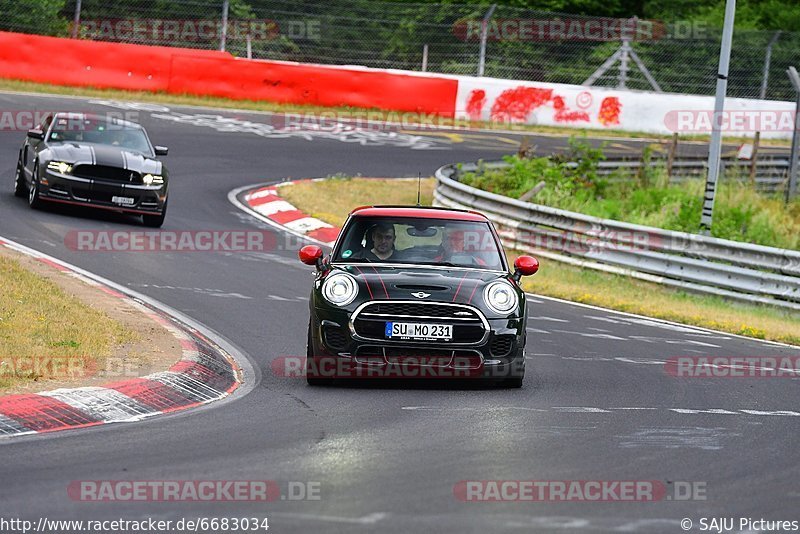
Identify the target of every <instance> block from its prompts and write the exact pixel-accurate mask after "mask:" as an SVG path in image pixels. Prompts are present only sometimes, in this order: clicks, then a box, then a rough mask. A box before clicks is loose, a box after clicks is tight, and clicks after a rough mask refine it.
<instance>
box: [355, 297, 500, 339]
mask: <svg viewBox="0 0 800 534" xmlns="http://www.w3.org/2000/svg"><path fill="white" fill-rule="evenodd" d="M392 321H394V322H420V323H428V324H452V325H453V337H452V339H451V340H449V341H444V340H441V341H429V343H439V344H448V345H466V344H475V343H480V342H481V341H483V340H484V339H485V338H486V335H487V323H486V321H485V319H483V317H482V316H481V315H480V312H478V311H477V310H476V309H474V308H472V307H470V306H466V305H462V304H451V305H447V304H442V303H435V302H431V303H417V302H402V301H401V302H398V301H375V302H370V303H368V304H366V305H364V306H363V307H362V308H360V309H359V310H357V311H356V313H354V314H353V318H352V325H353V330H355V333H356V335H357V336H359V337H361V338H364V339H372V340H376V341H378V340H380V341H387V342H392V341H395V340H391V339H389V338H387V337H386V323H387V322H392ZM398 341H400V340H398Z"/></svg>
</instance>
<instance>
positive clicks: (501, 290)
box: [483, 280, 517, 313]
mask: <svg viewBox="0 0 800 534" xmlns="http://www.w3.org/2000/svg"><path fill="white" fill-rule="evenodd" d="M483 300H485V301H486V304H487V305H488V306H489V307H490V308H491V309H492V310H493V311H495V312H497V313H508V312H510V311H512V310H513V309H514V308H516V307H517V292H516V291H514V288H513V287H512V286H511V284H509V283H508V282H501V281H499V280H498V281H496V282H492V283H491V284H489V285H488V286H486V289H484V290H483Z"/></svg>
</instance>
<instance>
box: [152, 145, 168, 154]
mask: <svg viewBox="0 0 800 534" xmlns="http://www.w3.org/2000/svg"><path fill="white" fill-rule="evenodd" d="M153 148H154V149H155V151H156V156H166V155H167V154H168V153H169V148H168V147H165V146H160V145H156V146H154V147H153Z"/></svg>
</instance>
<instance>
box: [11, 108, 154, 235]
mask: <svg viewBox="0 0 800 534" xmlns="http://www.w3.org/2000/svg"><path fill="white" fill-rule="evenodd" d="M165 155H167V148H166V147H162V146H153V145H152V144H151V143H150V139H149V138H148V136H147V132H145V129H144V128H143V127H142V126H140V125H139V124H136V123H133V122H128V121H123V120H120V119H117V118H114V117H105V116H102V115H93V114H88V113H68V112H59V113H54V114H49V115H47V116H45V118H44V119H42V122H41V124H39V125H38V126H37V127H36V128H34V129H33V130H29V131H28V134H27V136H26V137H25V142H24V143H23V144H22V148H20V151H19V159H18V161H17V168H16V172H15V173H14V192H15V194H16V195H17V196H20V197H27V198H28V204H29V205H30V207H31V208H34V209H38V208H39V207H41V206H42V203H43V202H58V203H65V204H74V205H79V206H87V207H92V208H101V209H107V210H114V211H119V212H124V213H131V214H136V215H141V216H142V221H143V222H144V224H145V225H146V226H152V227H160V226H161V225H162V224H163V223H164V218H165V217H166V214H167V189H168V179H169V177H168V172H167V168H166V167H165V166H164V165H163V163H161V161H159V160H158V159H156V156H165Z"/></svg>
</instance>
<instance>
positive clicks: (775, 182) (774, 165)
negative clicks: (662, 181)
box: [567, 156, 789, 193]
mask: <svg viewBox="0 0 800 534" xmlns="http://www.w3.org/2000/svg"><path fill="white" fill-rule="evenodd" d="M567 165H576V164H574V163H573V164H570V163H567ZM659 166H663V167H665V168H666V166H667V161H666V159H663V158H654V159H652V160H651V161H650V162H649V164H647V165H645V164H644V163H643V162H642V161H641V160H633V159H607V160H605V161H601V162H599V163H598V166H597V174H598V175H600V176H605V177H612V176H616V177H619V178H629V177H632V176H635V175H638V174H639V173H641V172H642V170H643V168H644V167H649V168H656V167H659ZM670 170H671V172H670V173H669V174H670V182H672V183H677V182H682V181H684V180H686V179H690V178H698V179H705V177H706V172H707V171H708V158H685V159H680V160H675V161H673V162H672V164H671V169H670ZM749 175H750V161H748V160H737V159H723V160H721V167H720V176H722V177H723V178H728V179H730V178H737V179H739V180H741V181H747V180H748V179H749ZM754 180H755V184H756V187H757V188H758V189H759V190H760V191H764V192H766V193H775V192H778V191H782V190H784V189H785V188H786V186H787V184H788V180H789V159H788V158H764V157H763V156H762V157H761V158H759V159H758V160H757V161H756V166H755V176H754Z"/></svg>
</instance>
